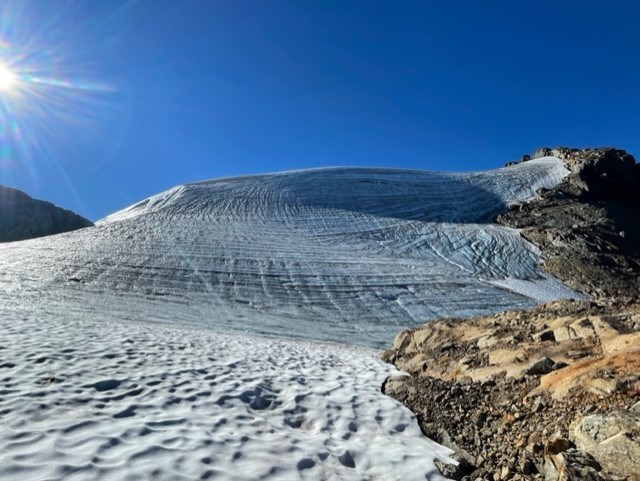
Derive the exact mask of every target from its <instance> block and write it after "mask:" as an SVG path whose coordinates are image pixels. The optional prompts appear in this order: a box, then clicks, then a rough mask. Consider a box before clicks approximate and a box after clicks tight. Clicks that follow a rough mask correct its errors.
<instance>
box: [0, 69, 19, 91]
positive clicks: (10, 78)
mask: <svg viewBox="0 0 640 481" xmlns="http://www.w3.org/2000/svg"><path fill="white" fill-rule="evenodd" d="M17 81H18V78H17V76H16V74H15V73H13V72H12V71H11V69H10V68H9V67H7V66H6V65H5V64H3V63H0V92H7V93H9V92H11V91H12V90H13V89H14V88H15V86H16V83H17Z"/></svg>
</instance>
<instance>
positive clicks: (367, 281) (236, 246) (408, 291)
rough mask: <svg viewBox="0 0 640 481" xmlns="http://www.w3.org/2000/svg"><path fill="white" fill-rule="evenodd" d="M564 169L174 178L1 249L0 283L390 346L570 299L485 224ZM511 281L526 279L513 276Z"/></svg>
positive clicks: (511, 236)
mask: <svg viewBox="0 0 640 481" xmlns="http://www.w3.org/2000/svg"><path fill="white" fill-rule="evenodd" d="M566 174H567V170H566V169H565V168H564V165H563V163H562V161H560V160H559V159H556V158H552V157H547V158H542V159H536V160H533V161H530V162H526V163H522V164H519V165H516V166H512V167H509V168H504V169H498V170H495V171H490V172H480V173H468V174H462V173H457V174H452V173H442V172H420V171H402V170H390V169H355V168H335V169H320V170H310V171H294V172H287V173H281V174H270V175H260V176H247V177H237V178H230V179H220V180H214V181H207V182H200V183H195V184H188V185H182V186H178V187H175V188H173V189H171V190H169V191H167V192H164V193H161V194H159V195H156V196H154V197H151V198H149V199H146V200H144V201H142V202H140V203H138V204H136V205H134V206H132V207H130V208H127V209H125V210H123V211H120V212H117V213H115V214H113V215H111V216H109V217H107V218H106V219H104V220H102V221H101V222H99V225H98V226H97V227H94V228H90V229H84V230H81V231H78V232H74V233H70V234H65V235H60V236H53V237H47V238H43V239H36V240H32V241H28V242H21V243H13V244H5V245H2V246H0V295H2V292H3V291H4V293H5V294H6V295H9V296H15V295H16V293H18V292H19V293H20V300H21V301H20V302H21V304H22V305H25V304H27V305H30V306H33V309H34V312H35V313H39V312H60V313H61V314H65V313H68V312H77V313H85V314H87V313H94V314H97V315H100V316H102V317H105V316H107V317H109V318H113V319H136V320H149V321H167V322H181V323H192V324H200V325H203V324H204V325H206V326H209V327H215V328H217V329H225V330H226V329H241V330H245V329H248V330H250V331H252V332H255V333H266V334H280V335H286V336H297V337H304V338H310V339H322V340H334V341H347V342H351V343H358V344H363V345H369V346H375V347H384V346H388V345H389V343H390V342H391V340H392V339H393V337H394V336H395V335H396V334H397V333H398V331H399V330H401V329H402V328H406V327H410V326H416V325H419V324H422V323H424V322H426V321H428V320H431V319H434V318H439V317H449V316H472V315H481V314H489V313H493V312H498V311H501V310H505V309H510V308H511V309H513V308H527V307H531V306H532V305H534V304H537V303H539V302H542V301H547V300H549V299H555V298H562V297H577V294H576V293H575V292H573V291H571V290H570V289H568V288H566V287H565V286H563V285H562V284H560V283H559V282H557V281H556V280H555V279H552V278H550V277H548V276H545V275H543V274H542V273H541V272H540V271H539V269H538V262H539V253H538V251H537V249H535V247H533V246H532V245H531V244H529V243H527V242H526V241H524V240H523V239H522V238H521V237H520V235H519V234H518V232H517V231H515V230H513V229H508V228H505V227H502V226H498V225H495V224H491V223H490V222H489V221H490V220H491V218H492V217H493V216H494V215H495V214H496V213H497V212H500V211H503V210H504V209H505V208H506V206H507V205H509V204H512V203H514V202H519V201H523V200H526V199H530V198H532V197H534V196H535V195H536V194H535V193H536V191H537V190H538V189H539V188H541V187H547V188H548V187H552V186H553V185H555V184H556V183H558V182H559V181H560V180H561V179H562V178H563V177H564V176H565V175H566ZM523 286H524V288H523Z"/></svg>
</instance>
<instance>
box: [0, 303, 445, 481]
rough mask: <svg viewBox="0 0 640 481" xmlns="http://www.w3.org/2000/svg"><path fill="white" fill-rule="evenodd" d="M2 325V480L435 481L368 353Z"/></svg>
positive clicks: (165, 330)
mask: <svg viewBox="0 0 640 481" xmlns="http://www.w3.org/2000/svg"><path fill="white" fill-rule="evenodd" d="M123 327H124V326H122V325H117V324H115V325H114V324H112V323H109V322H107V323H105V322H99V321H96V320H89V321H81V320H78V319H68V318H67V319H64V320H62V322H61V319H49V318H48V317H47V316H45V317H44V318H43V319H41V320H35V319H33V318H26V319H25V318H13V317H6V316H3V317H2V318H1V319H0V330H1V331H2V340H1V341H0V342H1V349H0V358H1V360H0V379H1V384H0V479H2V480H3V481H9V480H11V481H13V480H15V481H25V480H29V481H37V480H65V481H76V480H77V481H80V480H81V481H91V480H96V481H98V480H99V481H107V480H132V481H133V480H136V481H138V480H171V481H179V480H197V479H203V480H204V479H211V480H214V479H216V480H238V481H240V480H242V481H254V480H261V479H262V480H267V479H268V480H292V481H293V480H376V479H377V480H394V479H396V480H405V481H410V480H420V479H422V480H424V479H433V480H437V479H444V478H442V476H440V475H439V473H438V472H437V470H436V468H435V465H434V459H440V460H442V461H447V460H449V458H448V454H449V452H450V451H449V450H448V449H446V448H443V447H441V446H439V445H437V444H435V443H434V442H432V441H430V440H428V439H427V438H425V437H424V436H423V435H422V433H421V432H420V429H419V427H418V425H417V423H416V420H415V418H414V416H413V415H412V414H411V413H410V412H409V411H408V410H407V409H405V408H403V407H401V406H400V405H399V404H398V403H396V402H395V401H393V400H392V399H391V398H388V397H386V396H384V395H383V394H382V393H381V392H380V386H381V384H382V382H383V381H384V379H385V377H386V376H387V375H389V374H392V373H393V372H394V370H393V369H392V368H391V367H390V366H388V365H384V364H383V363H381V362H380V361H379V360H378V359H377V357H376V356H377V353H376V352H375V351H372V350H369V349H366V348H358V347H349V346H347V345H339V344H328V343H311V342H294V341H287V340H283V339H275V338H260V337H254V336H251V335H243V336H239V335H224V334H220V333H216V332H214V331H210V330H199V331H195V330H190V329H186V328H179V327H170V326H160V325H156V326H154V328H153V329H149V326H148V325H144V324H137V323H130V324H129V325H127V326H126V328H123Z"/></svg>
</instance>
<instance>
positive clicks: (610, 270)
mask: <svg viewBox="0 0 640 481" xmlns="http://www.w3.org/2000/svg"><path fill="white" fill-rule="evenodd" d="M544 155H554V156H556V157H559V158H561V159H563V160H564V162H565V164H566V166H567V168H568V169H569V170H570V171H571V173H570V174H569V175H568V176H567V177H566V178H565V179H564V181H563V182H561V183H560V184H559V185H557V186H556V187H555V188H553V189H550V190H546V191H543V192H540V198H538V199H536V200H534V201H532V202H528V203H526V204H520V205H516V206H513V207H512V208H511V209H510V210H509V211H508V212H507V213H505V214H503V215H499V216H498V217H497V219H496V220H497V222H499V223H501V224H504V225H508V226H511V227H516V228H519V229H522V235H523V236H524V237H525V238H526V239H527V240H529V241H530V242H532V243H533V244H535V245H536V246H538V247H539V248H540V250H541V251H542V260H543V265H542V267H543V269H545V270H546V271H547V272H549V273H550V274H552V275H554V276H555V277H557V278H559V279H561V280H562V281H563V282H565V283H566V284H567V285H569V286H570V287H572V288H574V289H576V290H579V291H582V292H584V293H585V294H588V295H589V296H591V297H593V298H616V299H637V298H638V297H639V296H640V275H639V274H640V165H638V164H637V163H636V161H635V159H634V158H633V156H631V155H630V154H628V153H626V152H625V151H624V150H618V149H613V148H598V149H568V148H557V149H546V148H545V149H539V150H537V151H536V153H534V155H533V158H536V157H540V156H544Z"/></svg>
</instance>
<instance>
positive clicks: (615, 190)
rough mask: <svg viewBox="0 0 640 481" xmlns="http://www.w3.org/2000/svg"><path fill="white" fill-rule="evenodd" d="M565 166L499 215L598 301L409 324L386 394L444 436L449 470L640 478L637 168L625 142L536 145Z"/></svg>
mask: <svg viewBox="0 0 640 481" xmlns="http://www.w3.org/2000/svg"><path fill="white" fill-rule="evenodd" d="M548 155H553V156H556V157H559V158H561V159H563V160H564V162H565V165H566V166H567V168H568V169H569V171H570V174H569V175H568V176H567V177H566V178H565V179H564V180H563V181H562V182H561V183H560V184H559V185H558V186H556V187H555V188H553V189H550V190H544V191H541V192H539V197H538V198H537V199H535V200H533V201H531V202H529V203H526V204H519V205H515V206H512V207H511V208H510V209H509V211H508V212H506V213H504V214H502V215H500V216H498V217H497V219H496V220H497V222H499V223H502V224H504V225H508V226H511V227H515V228H519V229H522V231H521V232H522V235H523V236H524V237H525V238H526V239H528V240H529V241H530V242H532V243H533V244H535V245H536V246H538V248H539V249H540V251H541V258H542V262H543V264H542V267H543V269H545V270H547V271H548V272H549V273H551V274H552V275H554V276H555V277H557V278H559V279H561V280H563V281H564V282H565V283H567V284H568V285H569V286H570V287H572V288H574V289H576V290H578V291H581V292H583V293H585V294H587V295H589V296H590V297H591V298H592V301H581V302H577V301H558V302H554V303H550V304H546V305H542V306H538V307H536V308H534V309H531V310H528V311H512V312H505V313H502V314H498V315H495V316H488V317H478V318H473V319H444V320H439V321H435V322H431V323H429V324H426V325H425V326H423V327H421V328H418V329H414V330H410V331H404V332H402V333H400V334H399V335H398V336H397V337H396V339H395V342H394V345H393V347H392V348H391V349H390V350H388V351H385V352H384V354H383V359H384V360H386V361H388V362H391V363H393V364H395V365H396V366H397V367H398V368H399V369H401V370H403V371H405V372H407V373H408V375H407V376H401V377H395V378H390V379H388V380H387V382H386V383H385V385H384V386H383V390H384V392H385V393H386V394H388V395H390V396H392V397H394V398H395V399H397V400H399V401H400V402H402V403H403V404H405V405H406V406H408V407H409V408H410V409H411V410H412V411H413V412H414V413H415V414H416V416H417V418H418V421H419V423H420V426H421V427H422V429H423V431H424V433H425V434H426V435H427V436H429V437H431V438H432V439H434V440H436V441H438V442H440V443H441V444H444V445H446V446H449V447H450V448H452V449H453V450H454V451H455V452H456V454H455V458H456V459H457V460H458V461H459V464H458V466H451V465H444V464H441V465H440V466H439V467H440V469H441V471H442V472H443V474H445V475H446V476H448V477H451V478H454V479H464V480H476V479H488V480H493V481H501V480H510V479H513V480H524V479H546V480H548V481H560V480H566V481H568V480H593V481H596V480H597V481H601V480H618V481H619V480H627V481H640V403H638V399H639V398H640V222H639V221H640V167H639V166H638V164H636V162H635V160H634V159H633V157H632V156H631V155H629V154H627V153H626V152H624V151H621V150H617V149H609V148H603V149H583V150H578V149H567V148H559V149H539V150H538V151H536V152H535V153H534V154H533V156H523V159H522V161H523V162H526V161H528V160H530V158H536V157H541V156H548Z"/></svg>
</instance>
